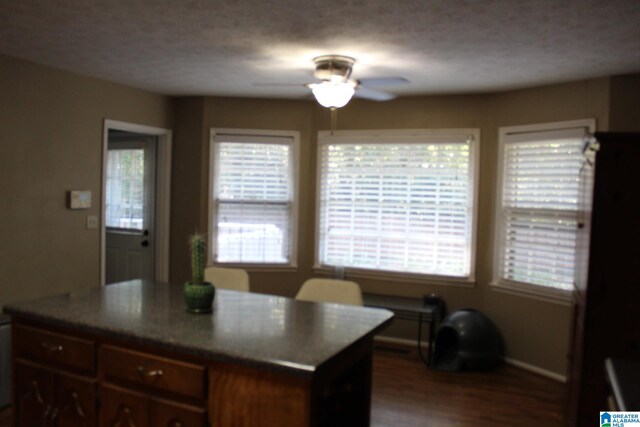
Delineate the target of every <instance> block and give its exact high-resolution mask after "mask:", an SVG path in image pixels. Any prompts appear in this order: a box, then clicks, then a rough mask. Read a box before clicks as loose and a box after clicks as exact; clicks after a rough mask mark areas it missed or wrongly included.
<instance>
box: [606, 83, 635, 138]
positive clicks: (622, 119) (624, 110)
mask: <svg viewBox="0 0 640 427" xmlns="http://www.w3.org/2000/svg"><path fill="white" fill-rule="evenodd" d="M639 97H640V74H631V75H625V76H614V77H612V78H611V97H610V106H611V110H610V112H609V121H610V124H611V125H610V127H609V130H611V131H616V132H638V131H640V107H638V98H639Z"/></svg>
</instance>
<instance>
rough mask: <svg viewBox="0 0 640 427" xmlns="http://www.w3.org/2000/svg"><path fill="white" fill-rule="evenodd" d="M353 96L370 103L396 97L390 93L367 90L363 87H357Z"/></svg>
mask: <svg viewBox="0 0 640 427" xmlns="http://www.w3.org/2000/svg"><path fill="white" fill-rule="evenodd" d="M354 96H355V97H357V98H363V99H369V100H371V101H389V100H391V99H393V98H395V97H396V95H394V94H392V93H389V92H383V91H381V90H375V89H369V88H368V87H363V86H358V88H357V89H356V93H355V94H354Z"/></svg>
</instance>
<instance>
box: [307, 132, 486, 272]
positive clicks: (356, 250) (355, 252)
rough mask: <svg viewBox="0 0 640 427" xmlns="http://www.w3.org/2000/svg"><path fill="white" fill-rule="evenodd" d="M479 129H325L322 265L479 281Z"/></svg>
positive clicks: (319, 253)
mask: <svg viewBox="0 0 640 427" xmlns="http://www.w3.org/2000/svg"><path fill="white" fill-rule="evenodd" d="M478 136H479V133H478V131H477V130H467V129H463V130H451V131H444V130H443V131H427V130H424V131H404V132H403V131H378V132H376V133H366V132H362V131H352V132H336V133H335V134H334V135H331V134H330V133H327V132H320V134H319V156H318V159H319V160H318V164H319V190H318V194H319V200H318V209H319V212H318V232H317V233H318V250H317V260H316V264H317V265H318V266H319V267H346V268H349V269H351V270H352V272H354V273H356V272H358V270H368V271H369V272H371V271H375V272H377V273H380V272H393V273H395V275H396V277H397V276H398V273H405V274H407V275H421V276H420V277H421V278H424V277H423V275H429V276H433V277H432V278H433V279H434V280H438V279H441V280H451V279H453V280H457V281H465V282H468V281H472V280H473V255H474V222H475V216H476V213H475V212H476V203H475V194H476V188H475V187H476V181H477V180H476V172H477V152H478V147H477V146H478V144H479V141H478ZM360 273H365V274H366V271H360Z"/></svg>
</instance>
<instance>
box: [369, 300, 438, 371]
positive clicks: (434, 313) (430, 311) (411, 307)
mask: <svg viewBox="0 0 640 427" xmlns="http://www.w3.org/2000/svg"><path fill="white" fill-rule="evenodd" d="M362 297H363V299H364V305H365V306H367V307H376V308H386V309H388V310H391V311H393V312H394V313H395V316H396V318H397V319H405V320H412V321H416V322H418V339H417V342H418V354H419V355H420V359H422V362H424V364H425V365H427V366H429V367H430V366H431V360H432V359H431V356H432V355H433V348H434V346H433V340H434V338H435V330H436V324H437V323H438V322H440V321H441V320H442V306H441V305H435V304H427V305H425V304H424V303H423V301H422V299H418V298H404V297H395V296H390V295H379V294H363V295H362ZM425 322H426V323H427V324H428V325H429V357H428V358H427V357H425V355H424V352H423V350H422V335H423V334H422V325H423V323H425Z"/></svg>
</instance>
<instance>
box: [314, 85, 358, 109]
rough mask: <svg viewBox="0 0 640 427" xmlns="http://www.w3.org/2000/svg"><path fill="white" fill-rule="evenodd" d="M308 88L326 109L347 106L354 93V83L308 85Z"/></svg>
mask: <svg viewBox="0 0 640 427" xmlns="http://www.w3.org/2000/svg"><path fill="white" fill-rule="evenodd" d="M309 88H311V91H312V92H313V96H315V98H316V100H317V101H318V103H319V104H320V105H322V106H323V107H327V108H340V107H344V106H345V105H347V103H348V102H349V101H350V100H351V97H352V96H353V94H354V93H355V82H351V81H346V82H344V81H342V82H331V81H326V82H322V83H314V84H310V85H309Z"/></svg>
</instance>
